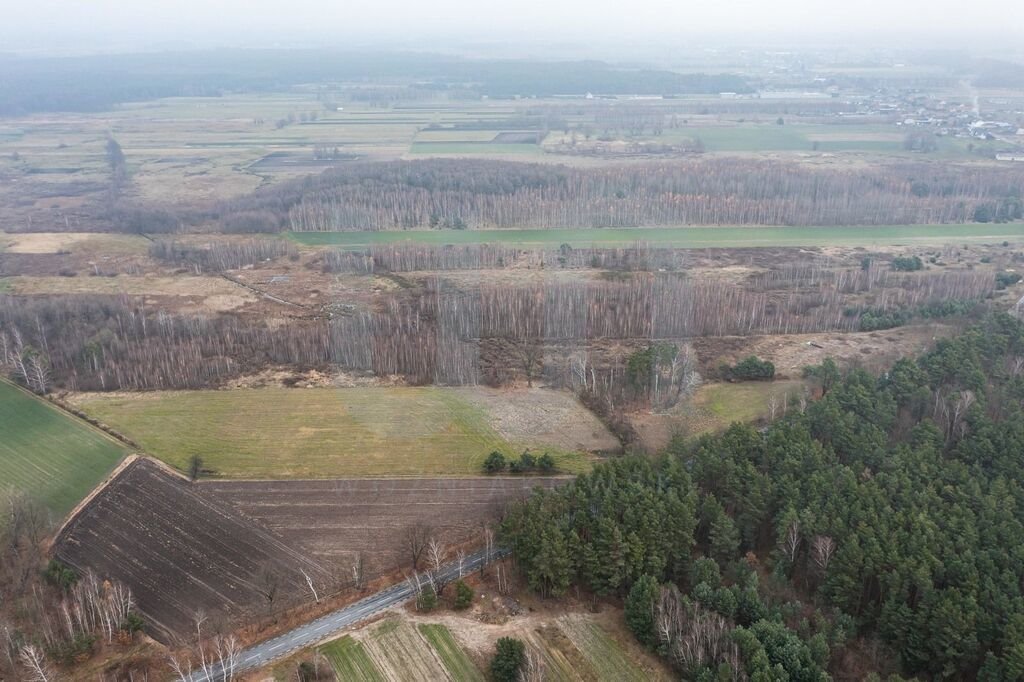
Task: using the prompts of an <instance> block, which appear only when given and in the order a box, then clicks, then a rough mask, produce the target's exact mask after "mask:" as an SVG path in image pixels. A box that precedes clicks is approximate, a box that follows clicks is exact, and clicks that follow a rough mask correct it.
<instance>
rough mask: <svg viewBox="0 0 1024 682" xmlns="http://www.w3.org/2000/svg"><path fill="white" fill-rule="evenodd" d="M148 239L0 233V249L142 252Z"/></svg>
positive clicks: (88, 234)
mask: <svg viewBox="0 0 1024 682" xmlns="http://www.w3.org/2000/svg"><path fill="white" fill-rule="evenodd" d="M148 245H149V242H148V241H147V240H146V239H145V238H144V237H140V236H137V235H128V234H102V233H95V232H26V233H13V234H8V233H3V232H0V251H7V252H8V253H27V254H42V253H75V254H85V255H94V254H95V255H98V254H105V255H113V254H117V255H124V254H145V253H146V251H147V249H148Z"/></svg>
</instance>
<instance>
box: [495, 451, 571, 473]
mask: <svg viewBox="0 0 1024 682" xmlns="http://www.w3.org/2000/svg"><path fill="white" fill-rule="evenodd" d="M506 468H507V469H508V471H509V473H513V474H529V473H534V472H539V473H542V474H550V473H552V472H554V470H555V458H554V457H552V456H551V455H550V454H549V453H547V452H545V453H544V454H543V455H541V456H540V457H534V456H533V455H532V454H531V453H530V451H529V450H524V451H523V454H522V455H520V456H519V458H518V459H506V458H505V455H503V454H501V453H500V452H498V451H497V450H495V451H493V452H492V453H491V454H489V455H487V459H485V460H484V472H485V473H488V474H499V473H501V472H503V471H505V469H506Z"/></svg>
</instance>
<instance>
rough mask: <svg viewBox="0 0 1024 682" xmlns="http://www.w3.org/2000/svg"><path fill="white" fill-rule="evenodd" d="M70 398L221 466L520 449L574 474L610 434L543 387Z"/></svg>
mask: <svg viewBox="0 0 1024 682" xmlns="http://www.w3.org/2000/svg"><path fill="white" fill-rule="evenodd" d="M492 393H500V395H501V397H502V400H501V401H496V400H488V399H487V398H488V397H489V395H490V394H492ZM73 402H74V403H75V404H76V405H77V406H78V407H80V408H81V409H82V410H84V411H85V412H86V413H88V414H90V415H91V416H94V417H96V418H98V419H100V420H101V421H103V422H105V423H106V424H108V425H110V426H112V427H113V428H115V429H117V430H118V431H119V432H121V433H124V434H125V435H127V436H128V437H130V438H131V439H132V440H134V441H135V442H137V443H139V444H140V445H141V446H142V448H143V449H145V450H146V451H147V452H148V453H150V454H152V455H155V456H156V457H159V458H160V459H162V460H164V461H166V462H167V463H168V464H171V465H172V466H175V467H178V468H180V469H182V470H184V469H185V468H186V466H187V464H188V461H189V459H190V458H191V457H192V455H196V454H198V455H200V456H201V457H202V458H203V462H204V466H205V467H206V468H208V469H210V470H211V472H212V473H213V474H214V475H217V476H224V477H243V478H325V477H326V478H335V477H347V476H423V475H463V476H465V475H474V474H479V473H480V471H481V467H482V464H483V461H484V458H485V457H486V456H487V455H488V454H489V453H490V452H491V451H493V450H499V451H502V452H504V453H506V454H508V455H518V454H519V452H521V451H522V450H523V449H524V448H531V449H537V450H541V451H548V452H550V453H551V454H552V456H554V457H555V460H556V462H557V466H558V469H559V471H561V472H565V473H577V472H580V471H584V470H586V469H588V468H589V466H590V461H591V458H590V456H589V455H587V454H586V452H587V451H605V450H613V449H615V448H616V447H617V445H618V442H617V441H616V440H615V439H614V437H612V436H611V434H610V433H608V431H607V429H605V427H604V426H603V425H602V424H601V423H600V422H599V421H598V420H597V418H596V417H594V416H593V415H592V414H591V413H590V412H588V411H587V410H586V409H585V408H584V407H583V406H582V405H580V404H579V403H578V402H577V401H576V400H575V398H573V397H572V396H571V395H570V394H568V393H557V392H554V391H542V390H539V389H538V390H537V391H533V392H526V391H519V392H516V391H505V392H498V391H495V390H493V389H484V388H441V387H418V388H409V387H388V388H383V387H382V388H316V389H312V388H311V389H284V388H262V389H237V390H226V391H188V392H155V393H145V394H102V393H100V394H80V395H78V396H76V397H74V398H73Z"/></svg>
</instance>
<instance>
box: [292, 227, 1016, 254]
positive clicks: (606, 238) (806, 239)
mask: <svg viewBox="0 0 1024 682" xmlns="http://www.w3.org/2000/svg"><path fill="white" fill-rule="evenodd" d="M289 236H290V237H291V238H292V239H294V240H295V241H297V242H299V243H300V244H303V245H306V246H336V247H339V248H344V249H362V248H366V247H368V246H372V245H374V244H392V243H400V242H412V243H416V244H433V245H444V244H482V243H496V244H509V245H515V246H521V247H533V248H556V247H558V246H560V245H561V244H569V245H570V246H573V247H575V248H583V247H588V246H596V247H612V246H628V245H631V244H635V243H636V242H644V243H647V244H651V245H654V246H665V247H676V248H702V249H703V248H746V247H757V246H762V247H770V246H898V245H905V244H943V243H950V242H953V243H963V242H1002V241H1011V242H1021V241H1024V224H1022V223H1005V224H998V225H996V224H989V223H986V224H973V223H972V224H964V225H872V226H853V227H645V228H623V229H617V228H608V229H605V228H580V229H562V228H552V229H533V230H514V229H501V230H402V231H385V232H290V233H289Z"/></svg>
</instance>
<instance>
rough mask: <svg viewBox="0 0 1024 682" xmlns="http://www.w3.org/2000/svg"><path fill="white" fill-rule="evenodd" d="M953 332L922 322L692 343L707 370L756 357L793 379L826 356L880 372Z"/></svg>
mask: <svg viewBox="0 0 1024 682" xmlns="http://www.w3.org/2000/svg"><path fill="white" fill-rule="evenodd" d="M956 330H957V328H956V327H955V326H953V325H948V324H920V325H911V326H907V327H897V328H896V329H886V330H884V331H875V332H849V333H841V332H825V333H815V334H779V335H775V336H749V337H738V336H725V337H717V338H701V339H694V340H693V341H692V343H693V346H694V349H695V350H696V351H697V356H698V357H699V358H700V362H701V365H702V366H703V367H705V368H710V369H714V368H717V367H718V366H719V365H721V364H722V363H735V362H737V361H739V360H742V359H743V358H745V357H747V356H749V355H756V356H758V357H759V358H762V359H764V360H771V361H772V362H773V363H775V369H776V373H777V376H779V377H780V378H783V377H792V378H796V377H799V376H800V374H801V372H802V370H803V368H804V367H806V366H807V365H817V364H820V363H821V362H822V361H823V360H824V359H825V358H829V357H830V358H832V359H833V360H835V361H836V362H838V363H839V364H840V365H844V366H858V367H864V368H865V369H867V370H869V371H876V372H877V371H881V370H883V369H884V368H886V367H888V366H889V365H891V364H892V363H893V362H895V361H896V360H898V359H899V358H901V357H907V356H911V355H917V354H919V353H921V352H922V351H924V350H927V349H928V348H930V347H932V346H933V345H934V344H935V342H936V341H938V340H939V339H941V338H945V337H949V336H952V335H953V334H954V333H956Z"/></svg>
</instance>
